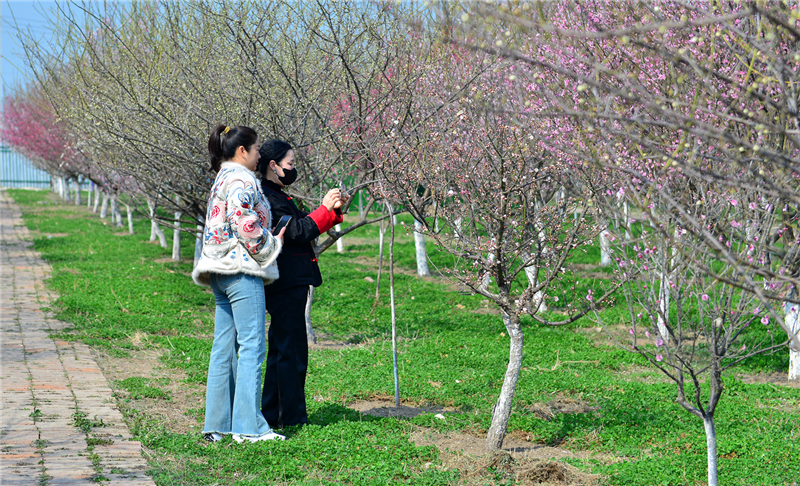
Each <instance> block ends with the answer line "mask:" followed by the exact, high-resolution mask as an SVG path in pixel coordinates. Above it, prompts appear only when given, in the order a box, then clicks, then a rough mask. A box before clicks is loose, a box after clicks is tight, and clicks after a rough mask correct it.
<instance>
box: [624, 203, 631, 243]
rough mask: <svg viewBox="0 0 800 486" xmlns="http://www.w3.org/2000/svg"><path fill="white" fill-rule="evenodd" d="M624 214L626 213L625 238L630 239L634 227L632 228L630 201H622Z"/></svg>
mask: <svg viewBox="0 0 800 486" xmlns="http://www.w3.org/2000/svg"><path fill="white" fill-rule="evenodd" d="M622 214H624V215H625V239H628V240H630V239H631V238H633V229H632V228H631V206H630V204H628V201H623V202H622Z"/></svg>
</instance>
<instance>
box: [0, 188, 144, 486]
mask: <svg viewBox="0 0 800 486" xmlns="http://www.w3.org/2000/svg"><path fill="white" fill-rule="evenodd" d="M0 270H1V272H2V273H1V278H0V341H1V342H2V354H1V355H0V363H1V364H2V367H1V368H0V389H1V390H2V395H1V396H2V398H1V399H0V400H1V401H0V405H1V406H0V409H1V410H2V419H1V420H0V428H1V429H0V484H2V485H26V486H29V485H46V486H51V485H53V486H55V485H84V484H85V485H90V484H125V485H153V484H154V483H153V481H152V480H151V479H150V478H149V477H147V476H146V475H145V471H146V470H147V463H146V462H145V460H144V459H143V458H142V454H141V450H142V446H141V444H140V443H139V442H137V441H134V440H131V434H130V432H129V431H128V427H127V425H125V422H124V421H123V419H122V414H121V413H120V412H119V410H118V409H117V407H116V405H115V404H114V400H113V398H112V396H111V388H109V386H108V382H107V381H106V378H105V376H103V372H102V371H101V370H100V367H99V366H98V365H97V362H96V361H95V360H94V358H93V357H92V355H91V353H90V351H89V348H88V346H86V345H83V344H80V343H69V342H66V341H60V340H54V339H52V338H51V337H50V333H51V332H52V331H58V330H61V329H63V328H64V327H66V324H64V323H62V322H59V321H57V320H55V319H52V318H51V317H49V316H48V315H47V314H45V313H44V312H43V311H41V310H40V308H41V307H42V306H47V305H49V303H50V302H51V301H52V300H53V299H54V298H55V297H56V296H55V295H53V294H52V293H50V292H49V291H48V290H47V289H46V288H45V286H44V284H43V281H44V279H46V278H48V277H49V275H50V271H51V268H50V265H49V264H48V263H47V262H45V261H44V260H42V259H41V258H40V257H39V255H38V254H37V253H36V252H34V251H33V248H32V243H31V237H30V234H29V233H28V229H27V228H26V227H25V226H24V225H23V223H22V215H21V213H20V211H19V208H18V207H17V206H16V205H15V204H14V203H13V201H12V200H11V198H10V197H9V196H8V195H7V193H6V192H5V191H0ZM101 421H102V424H100V422H101Z"/></svg>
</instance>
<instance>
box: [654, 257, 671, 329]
mask: <svg viewBox="0 0 800 486" xmlns="http://www.w3.org/2000/svg"><path fill="white" fill-rule="evenodd" d="M669 296H670V291H669V275H668V274H667V272H666V268H663V267H662V271H661V282H660V286H659V288H658V319H657V321H656V326H657V327H658V334H659V335H660V336H661V339H663V340H664V342H665V343H669V331H667V323H668V322H669Z"/></svg>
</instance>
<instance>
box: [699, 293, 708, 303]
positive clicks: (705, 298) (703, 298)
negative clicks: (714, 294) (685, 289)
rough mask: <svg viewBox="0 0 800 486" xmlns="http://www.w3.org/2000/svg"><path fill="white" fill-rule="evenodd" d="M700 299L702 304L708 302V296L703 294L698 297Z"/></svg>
mask: <svg viewBox="0 0 800 486" xmlns="http://www.w3.org/2000/svg"><path fill="white" fill-rule="evenodd" d="M700 298H701V299H702V300H703V302H705V301H707V300H708V294H703V295H701V296H700Z"/></svg>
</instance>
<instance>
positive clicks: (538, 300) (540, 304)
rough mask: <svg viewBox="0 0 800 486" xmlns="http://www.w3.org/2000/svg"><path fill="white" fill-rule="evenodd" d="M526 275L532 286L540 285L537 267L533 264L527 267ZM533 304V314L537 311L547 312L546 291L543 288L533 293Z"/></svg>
mask: <svg viewBox="0 0 800 486" xmlns="http://www.w3.org/2000/svg"><path fill="white" fill-rule="evenodd" d="M525 276H526V277H528V284H530V286H531V288H535V287H536V286H537V285H539V282H538V280H537V279H536V269H535V268H533V267H532V266H530V267H525ZM531 304H532V305H533V309H531V314H535V313H537V312H540V311H541V312H546V311H547V304H545V302H544V292H542V291H541V290H540V291H538V292H536V293H535V294H533V298H532V299H531Z"/></svg>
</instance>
